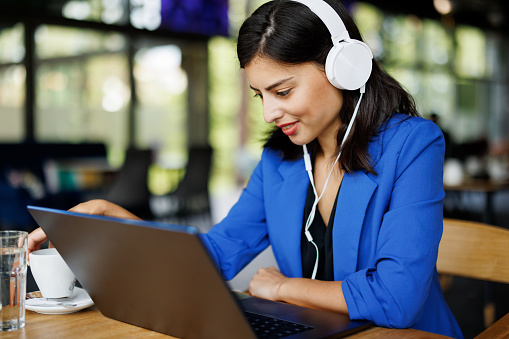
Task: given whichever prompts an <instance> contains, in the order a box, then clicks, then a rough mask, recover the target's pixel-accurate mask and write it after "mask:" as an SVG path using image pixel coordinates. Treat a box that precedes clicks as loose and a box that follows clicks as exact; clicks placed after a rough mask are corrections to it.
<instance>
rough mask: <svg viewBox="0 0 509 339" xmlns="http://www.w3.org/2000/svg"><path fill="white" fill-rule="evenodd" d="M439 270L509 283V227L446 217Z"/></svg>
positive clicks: (438, 264)
mask: <svg viewBox="0 0 509 339" xmlns="http://www.w3.org/2000/svg"><path fill="white" fill-rule="evenodd" d="M437 270H438V272H439V273H445V274H451V275H455V276H461V277H466V278H473V279H479V280H487V281H495V282H501V283H506V284H509V229H505V228H501V227H497V226H491V225H487V224H483V223H479V222H472V221H464V220H457V219H447V218H444V233H443V236H442V241H441V242H440V247H439V250H438V260H437Z"/></svg>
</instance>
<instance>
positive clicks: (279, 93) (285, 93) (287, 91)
mask: <svg viewBox="0 0 509 339" xmlns="http://www.w3.org/2000/svg"><path fill="white" fill-rule="evenodd" d="M288 93H290V90H286V91H282V92H277V93H276V94H277V95H278V96H280V97H285V96H287V95H288Z"/></svg>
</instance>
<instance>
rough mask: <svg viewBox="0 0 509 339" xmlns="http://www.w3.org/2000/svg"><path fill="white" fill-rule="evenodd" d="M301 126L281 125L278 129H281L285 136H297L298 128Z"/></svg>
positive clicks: (294, 123) (296, 123)
mask: <svg viewBox="0 0 509 339" xmlns="http://www.w3.org/2000/svg"><path fill="white" fill-rule="evenodd" d="M298 125H299V123H298V122H292V123H289V124H284V125H279V126H277V127H279V128H281V130H282V131H283V133H284V134H286V135H288V136H290V135H293V134H295V132H297V126H298Z"/></svg>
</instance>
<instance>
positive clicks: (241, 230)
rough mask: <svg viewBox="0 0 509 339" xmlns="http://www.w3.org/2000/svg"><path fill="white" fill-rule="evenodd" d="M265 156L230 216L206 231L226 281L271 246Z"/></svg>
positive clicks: (204, 239)
mask: <svg viewBox="0 0 509 339" xmlns="http://www.w3.org/2000/svg"><path fill="white" fill-rule="evenodd" d="M264 153H265V152H264ZM263 158H264V155H262V160H260V162H259V163H258V165H257V166H256V168H255V170H254V171H253V173H252V175H251V177H250V179H249V182H248V184H247V186H246V188H245V189H244V190H243V192H242V194H241V196H240V198H239V200H238V201H237V203H236V204H235V205H234V206H233V207H232V208H231V210H230V211H229V213H228V215H227V216H226V217H225V218H224V219H223V220H222V221H221V222H220V223H218V224H217V225H215V226H214V227H212V229H211V230H210V231H209V232H208V233H207V234H202V240H203V242H204V244H205V246H206V247H207V249H208V250H209V253H210V255H211V257H212V259H213V260H214V261H215V263H216V265H217V267H218V268H219V270H220V271H221V273H222V274H223V277H224V279H225V280H231V279H233V278H234V277H235V275H237V273H238V272H240V270H242V269H243V268H244V267H245V266H246V265H247V264H248V263H249V262H251V260H253V259H254V258H255V257H256V256H257V255H258V254H259V253H260V252H261V251H263V250H264V249H265V248H267V247H268V245H269V238H268V236H267V224H266V218H265V208H264V198H263V170H262V168H263Z"/></svg>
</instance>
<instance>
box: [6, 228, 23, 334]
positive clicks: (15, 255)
mask: <svg viewBox="0 0 509 339" xmlns="http://www.w3.org/2000/svg"><path fill="white" fill-rule="evenodd" d="M27 238H28V233H27V232H23V231H0V320H1V325H2V326H1V328H0V331H13V330H17V329H20V328H22V327H24V326H25V298H26V273H27Z"/></svg>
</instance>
